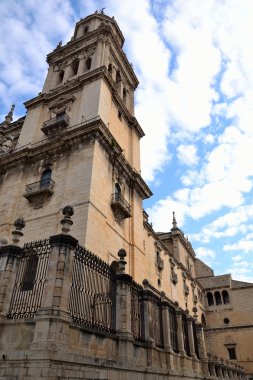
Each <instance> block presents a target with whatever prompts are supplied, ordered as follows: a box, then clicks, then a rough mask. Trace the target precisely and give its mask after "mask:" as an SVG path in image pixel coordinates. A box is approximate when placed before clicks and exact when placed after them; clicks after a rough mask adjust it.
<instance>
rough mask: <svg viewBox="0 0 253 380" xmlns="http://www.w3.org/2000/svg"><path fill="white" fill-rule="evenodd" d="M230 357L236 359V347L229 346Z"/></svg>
mask: <svg viewBox="0 0 253 380" xmlns="http://www.w3.org/2000/svg"><path fill="white" fill-rule="evenodd" d="M227 350H228V357H229V359H232V360H233V359H236V352H235V347H227Z"/></svg>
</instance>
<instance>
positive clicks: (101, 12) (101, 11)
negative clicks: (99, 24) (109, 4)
mask: <svg viewBox="0 0 253 380" xmlns="http://www.w3.org/2000/svg"><path fill="white" fill-rule="evenodd" d="M104 9H106V7H104V8H102V9H100V11H99V13H100V14H101V15H103V14H104Z"/></svg>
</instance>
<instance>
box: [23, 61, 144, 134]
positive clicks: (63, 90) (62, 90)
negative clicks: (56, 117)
mask: <svg viewBox="0 0 253 380" xmlns="http://www.w3.org/2000/svg"><path fill="white" fill-rule="evenodd" d="M98 79H104V80H105V82H106V84H107V85H108V87H109V89H110V90H111V93H112V97H113V100H114V102H115V104H116V106H117V107H120V110H121V111H122V114H123V116H124V117H125V119H126V120H127V122H128V125H129V127H131V128H133V129H134V130H135V132H136V134H137V136H138V137H139V138H141V137H143V136H145V133H144V131H143V129H142V128H141V126H140V125H139V123H138V121H137V119H136V118H135V117H134V116H132V115H131V114H130V112H129V111H128V109H127V107H126V105H125V104H124V102H123V100H122V99H121V97H120V96H119V94H118V91H117V90H116V86H115V83H114V82H113V80H112V78H111V76H110V75H109V73H108V70H107V68H106V67H105V66H101V67H99V68H98V69H95V70H92V71H89V72H87V73H85V74H83V75H80V76H78V77H73V78H72V79H71V80H68V81H67V82H65V83H64V84H63V85H60V86H58V87H56V88H54V89H53V90H51V91H49V92H48V93H42V94H39V95H38V96H36V97H35V98H33V99H30V100H28V101H26V102H25V103H24V105H25V107H26V108H27V110H29V109H30V108H33V107H35V106H38V105H40V104H42V105H47V104H49V103H50V102H53V101H54V100H55V99H57V97H58V96H65V95H67V94H68V95H69V94H71V95H73V94H74V92H75V91H77V90H78V89H81V88H82V87H83V86H84V85H86V84H88V83H91V82H93V81H95V80H98Z"/></svg>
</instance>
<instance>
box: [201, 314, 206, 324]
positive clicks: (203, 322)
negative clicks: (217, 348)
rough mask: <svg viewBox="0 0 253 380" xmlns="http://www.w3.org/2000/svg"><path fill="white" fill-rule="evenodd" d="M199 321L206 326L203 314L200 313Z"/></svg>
mask: <svg viewBox="0 0 253 380" xmlns="http://www.w3.org/2000/svg"><path fill="white" fill-rule="evenodd" d="M201 323H202V325H203V326H204V327H206V318H205V316H204V314H202V315H201Z"/></svg>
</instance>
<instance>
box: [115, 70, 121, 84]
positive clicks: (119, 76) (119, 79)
mask: <svg viewBox="0 0 253 380" xmlns="http://www.w3.org/2000/svg"><path fill="white" fill-rule="evenodd" d="M118 82H121V75H120V72H119V70H117V72H116V83H118Z"/></svg>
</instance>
